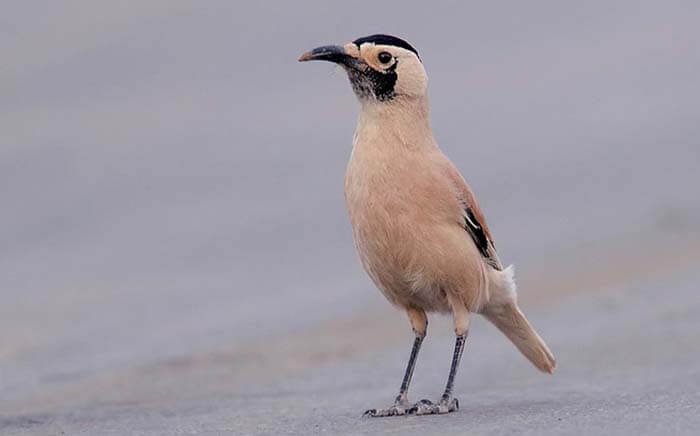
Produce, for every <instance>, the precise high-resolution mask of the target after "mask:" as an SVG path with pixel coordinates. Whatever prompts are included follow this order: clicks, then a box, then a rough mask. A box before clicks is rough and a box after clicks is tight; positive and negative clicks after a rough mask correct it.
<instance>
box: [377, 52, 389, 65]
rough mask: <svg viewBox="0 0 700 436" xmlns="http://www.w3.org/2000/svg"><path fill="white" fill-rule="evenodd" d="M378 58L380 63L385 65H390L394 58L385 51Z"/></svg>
mask: <svg viewBox="0 0 700 436" xmlns="http://www.w3.org/2000/svg"><path fill="white" fill-rule="evenodd" d="M377 58H378V59H379V62H381V63H383V64H388V63H389V62H391V59H392V56H391V53H389V52H387V51H383V52H381V53H379V56H377Z"/></svg>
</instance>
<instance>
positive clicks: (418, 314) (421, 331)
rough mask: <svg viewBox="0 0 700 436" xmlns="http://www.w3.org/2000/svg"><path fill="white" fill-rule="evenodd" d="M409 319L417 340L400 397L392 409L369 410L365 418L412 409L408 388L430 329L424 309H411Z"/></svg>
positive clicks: (397, 413) (407, 366) (396, 413)
mask: <svg viewBox="0 0 700 436" xmlns="http://www.w3.org/2000/svg"><path fill="white" fill-rule="evenodd" d="M408 317H409V318H410V320H411V326H412V327H413V332H414V333H415V334H416V338H415V339H414V341H413V348H411V356H410V357H409V358H408V365H406V372H405V373H404V375H403V380H402V381H401V388H400V389H399V395H397V396H396V399H395V400H394V404H393V405H392V406H391V407H388V408H386V409H369V410H367V411H366V412H365V413H364V415H363V416H369V417H382V416H395V415H405V414H406V413H408V411H409V409H410V405H409V404H408V387H409V385H410V384H411V378H412V377H413V370H414V368H415V367H416V360H417V358H418V352H419V351H420V347H421V344H423V338H425V333H426V331H427V328H428V318H427V317H426V315H425V312H424V311H423V310H422V309H409V310H408Z"/></svg>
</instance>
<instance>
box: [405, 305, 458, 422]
mask: <svg viewBox="0 0 700 436" xmlns="http://www.w3.org/2000/svg"><path fill="white" fill-rule="evenodd" d="M453 314H454V318H455V334H456V335H457V338H456V339H455V349H454V353H453V354H452V364H451V365H450V373H449V374H448V376H447V385H446V386H445V392H444V393H443V394H442V397H440V401H439V402H438V403H437V404H436V403H433V402H432V401H430V400H421V401H419V402H418V403H416V404H415V405H414V406H413V407H412V408H411V409H409V413H415V414H416V415H433V414H443V413H449V412H454V411H455V410H458V409H459V400H458V399H457V398H453V397H452V388H453V386H454V381H455V376H456V375H457V368H459V362H460V360H462V352H463V351H464V342H465V341H466V339H467V333H468V332H469V313H468V312H467V310H466V309H463V308H458V309H457V310H455V309H453Z"/></svg>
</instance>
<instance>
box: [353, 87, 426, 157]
mask: <svg viewBox="0 0 700 436" xmlns="http://www.w3.org/2000/svg"><path fill="white" fill-rule="evenodd" d="M356 136H357V138H356V139H357V140H358V141H360V140H361V141H362V142H363V143H368V144H371V145H372V146H374V147H399V148H406V149H412V150H421V149H432V148H435V147H436V146H437V145H436V143H435V139H434V138H433V132H432V129H431V127H430V110H429V105H428V97H427V96H421V97H417V98H416V97H410V98H408V97H402V96H397V97H396V98H394V99H393V100H391V101H388V102H375V101H372V102H364V103H363V104H362V110H361V111H360V116H359V118H358V123H357V131H356Z"/></svg>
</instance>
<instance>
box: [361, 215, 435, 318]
mask: <svg viewBox="0 0 700 436" xmlns="http://www.w3.org/2000/svg"><path fill="white" fill-rule="evenodd" d="M370 204H371V203H367V204H366V205H367V207H362V208H359V209H354V210H351V211H350V217H351V223H352V227H353V239H354V241H355V247H356V249H357V252H358V255H359V257H360V260H361V262H362V266H363V267H364V269H365V271H366V272H367V274H368V275H369V276H370V278H371V279H372V281H373V282H374V283H375V285H376V286H377V287H378V288H379V290H380V291H381V292H382V293H383V294H384V295H385V297H386V298H387V299H388V300H389V301H390V302H391V303H393V304H395V305H397V306H401V307H410V306H414V307H420V308H423V309H425V310H428V311H438V312H446V311H448V310H449V306H448V303H447V298H446V295H445V291H444V289H442V287H441V286H442V284H441V278H440V277H439V276H438V275H439V272H438V271H439V268H436V265H437V264H438V263H439V254H440V253H436V250H435V249H436V248H438V247H436V246H432V247H431V246H430V245H431V244H429V243H426V238H430V237H431V235H432V234H434V233H435V232H434V230H431V229H428V228H426V226H425V225H424V224H423V223H421V217H418V216H415V215H414V214H412V213H410V212H408V211H403V212H401V213H398V214H397V213H394V212H395V211H389V210H387V209H386V208H384V207H377V206H376V205H375V206H373V207H372V206H370ZM438 251H439V250H438Z"/></svg>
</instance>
